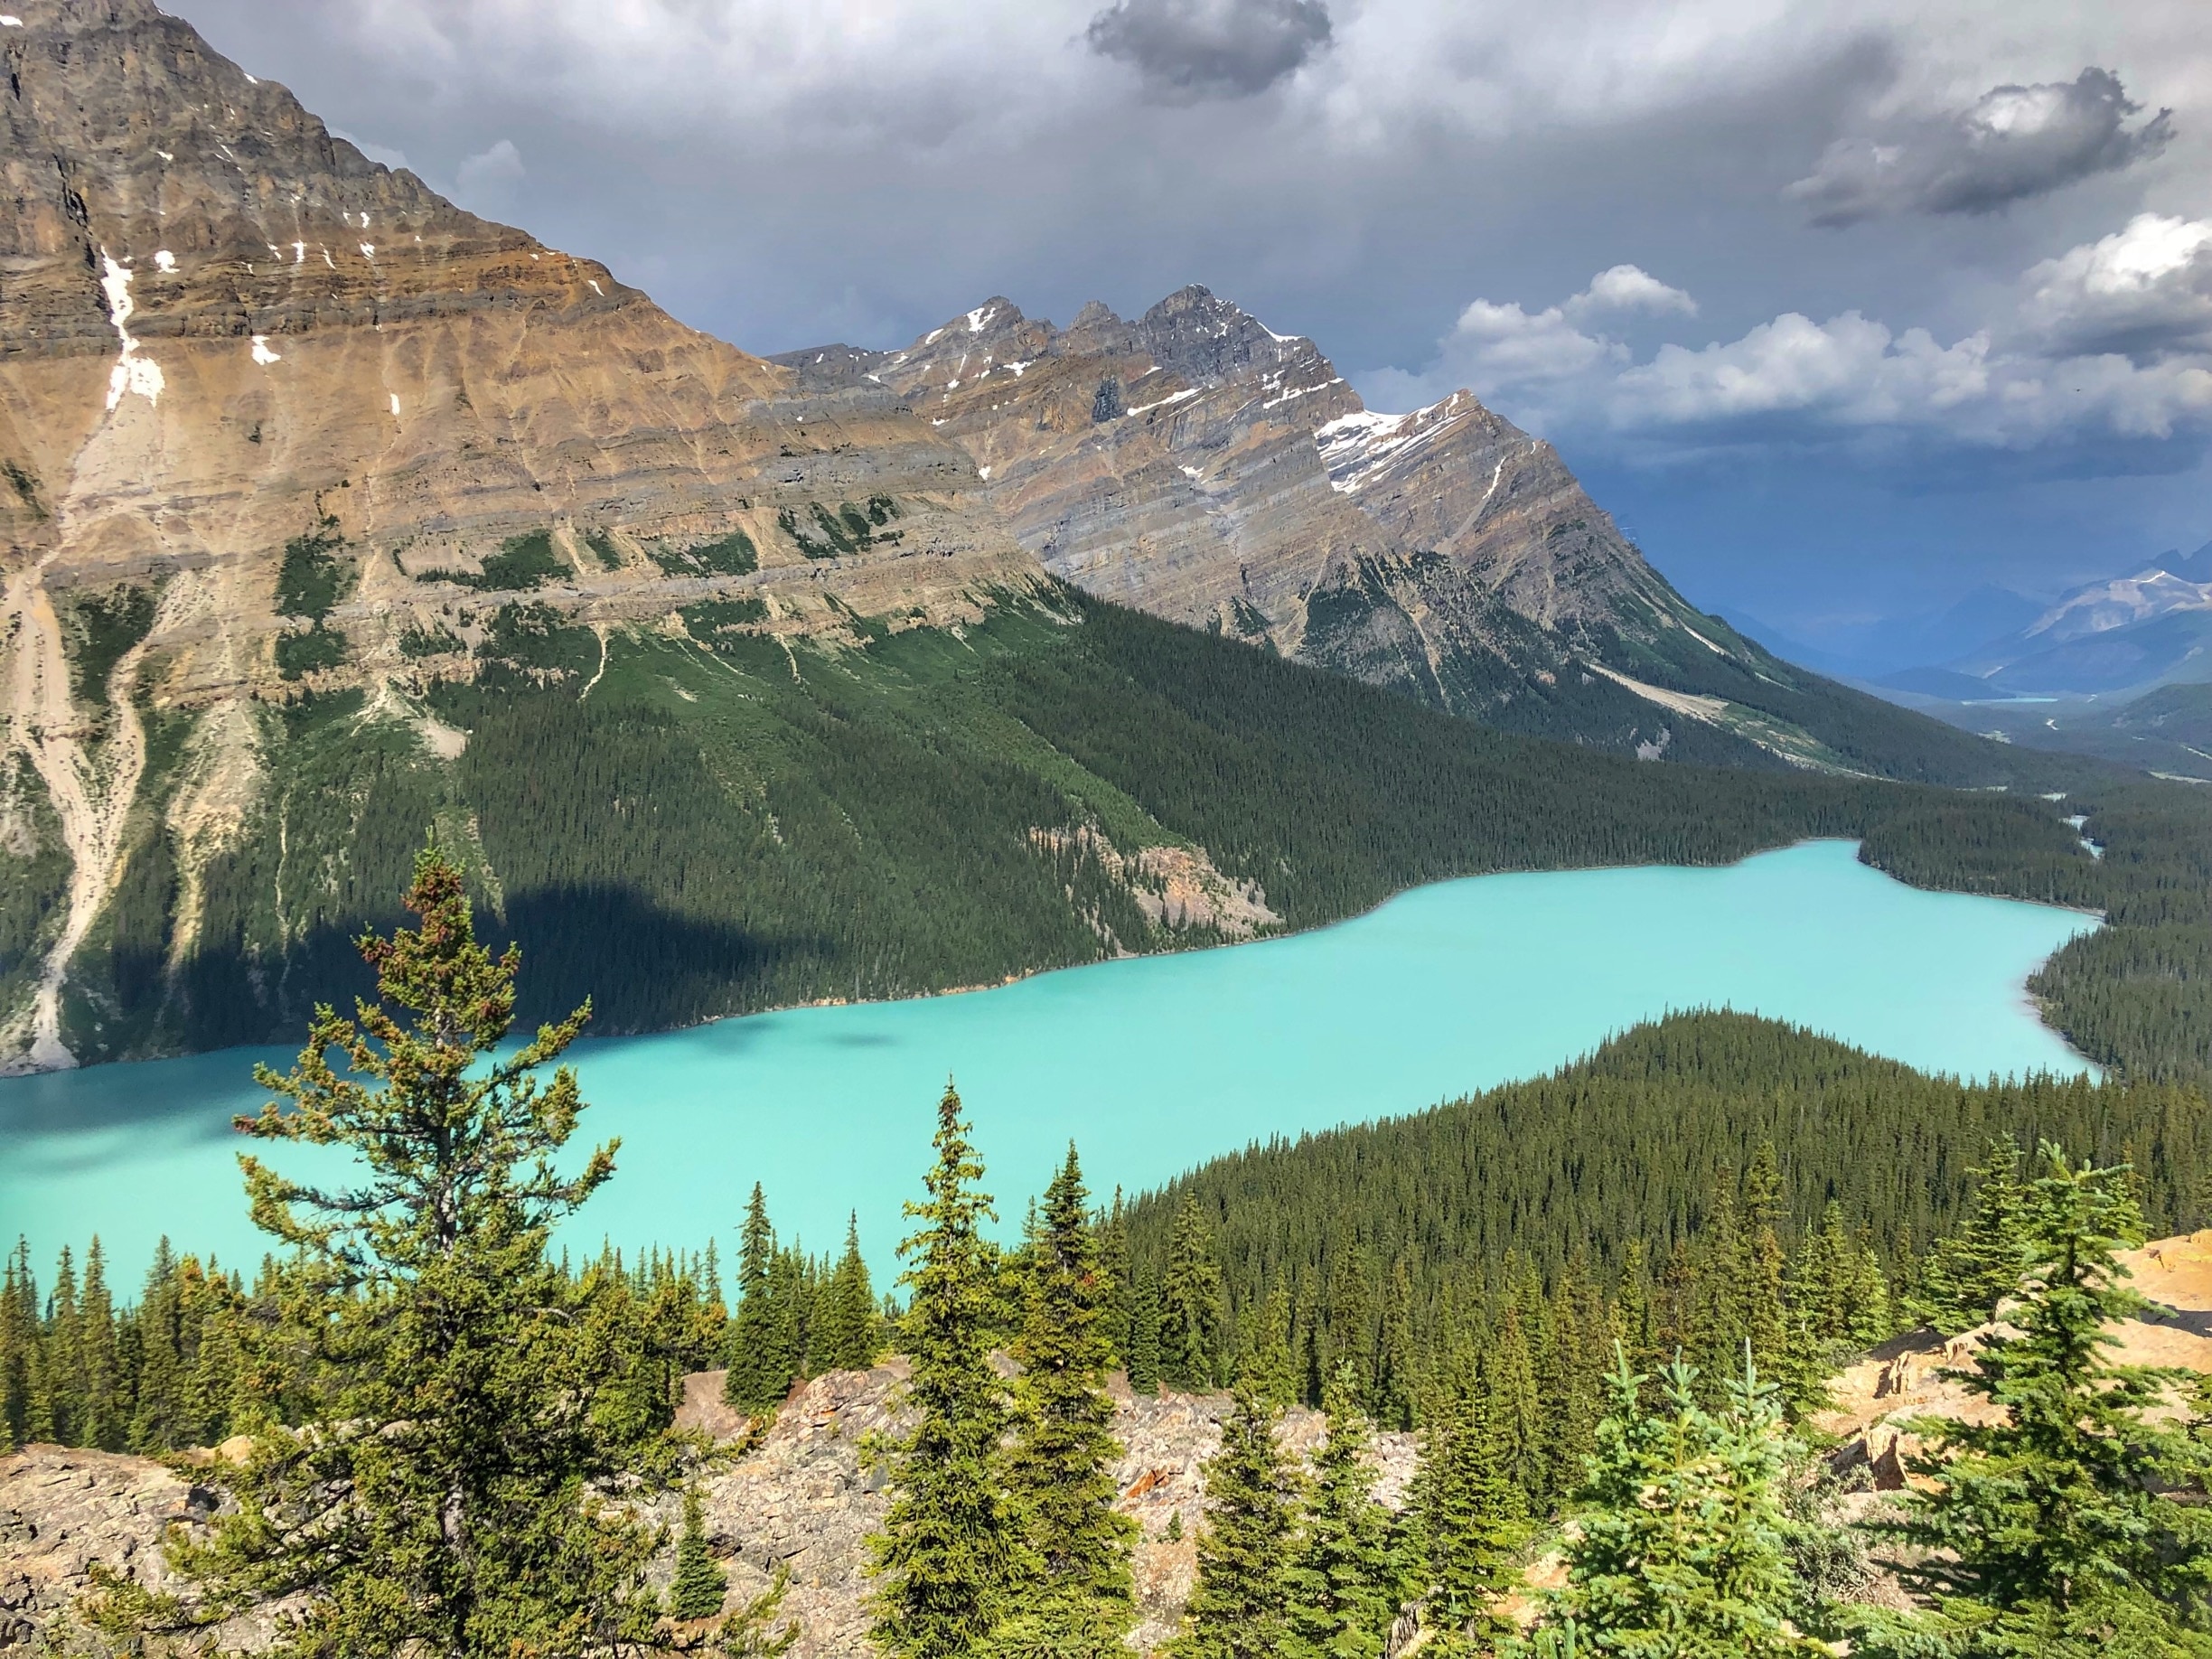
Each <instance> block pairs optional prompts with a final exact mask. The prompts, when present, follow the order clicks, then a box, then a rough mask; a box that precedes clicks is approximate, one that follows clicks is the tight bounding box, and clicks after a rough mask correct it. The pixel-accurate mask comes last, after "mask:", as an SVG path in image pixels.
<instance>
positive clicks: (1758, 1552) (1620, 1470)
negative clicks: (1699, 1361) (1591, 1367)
mask: <svg viewBox="0 0 2212 1659" xmlns="http://www.w3.org/2000/svg"><path fill="white" fill-rule="evenodd" d="M1659 1381H1660V1384H1661V1391H1662V1396H1663V1401H1664V1403H1663V1404H1662V1406H1661V1407H1660V1408H1659V1409H1658V1410H1656V1411H1647V1410H1645V1407H1644V1406H1643V1404H1642V1402H1641V1395H1642V1391H1643V1387H1644V1383H1645V1378H1643V1377H1641V1376H1638V1375H1637V1374H1636V1373H1634V1372H1632V1371H1630V1370H1629V1369H1628V1364H1627V1360H1626V1356H1625V1355H1621V1356H1617V1368H1616V1370H1615V1371H1614V1373H1613V1375H1612V1376H1611V1377H1610V1378H1608V1379H1607V1383H1608V1387H1609V1389H1610V1392H1611V1401H1612V1413H1611V1415H1609V1416H1608V1417H1607V1419H1606V1420H1605V1421H1604V1422H1602V1423H1601V1424H1599V1425H1598V1451H1597V1454H1596V1456H1595V1457H1592V1459H1591V1461H1590V1475H1589V1486H1588V1487H1587V1489H1586V1490H1585V1492H1584V1493H1583V1502H1584V1507H1583V1509H1582V1512H1581V1522H1582V1526H1581V1532H1580V1535H1579V1537H1575V1538H1572V1539H1570V1540H1569V1542H1568V1544H1567V1563H1568V1581H1567V1587H1566V1589H1564V1590H1563V1591H1561V1593H1560V1594H1559V1596H1558V1597H1557V1598H1555V1600H1554V1604H1553V1607H1552V1609H1551V1612H1552V1617H1553V1618H1554V1620H1555V1621H1561V1622H1564V1621H1571V1622H1572V1624H1573V1626H1574V1627H1575V1629H1576V1631H1577V1633H1578V1635H1579V1645H1580V1647H1581V1648H1582V1650H1583V1651H1585V1652H1587V1653H1589V1654H1622V1655H1631V1654H1633V1655H1636V1659H1646V1656H1647V1655H1655V1654H1679V1655H1682V1656H1683V1659H1691V1656H1693V1655H1694V1656H1697V1659H1703V1656H1704V1655H1711V1656H1712V1659H1721V1656H1722V1655H1726V1656H1727V1659H1760V1656H1761V1655H1767V1656H1771V1659H1779V1656H1780V1655H1785V1654H1802V1655H1805V1656H1806V1659H1811V1656H1812V1655H1815V1654H1826V1653H1827V1652H1828V1649H1827V1648H1826V1647H1825V1646H1823V1645H1821V1644H1820V1643H1817V1642H1814V1641H1813V1640H1811V1639H1810V1638H1808V1637H1804V1636H1799V1635H1797V1634H1796V1633H1795V1631H1794V1630H1792V1629H1791V1627H1790V1626H1789V1622H1788V1617H1787V1614H1788V1609H1789V1607H1790V1603H1791V1598H1792V1596H1793V1594H1794V1590H1795V1586H1794V1584H1793V1582H1792V1580H1791V1578H1790V1574H1789V1568H1788V1561H1787V1556H1786V1541H1787V1523H1786V1518H1785V1516H1784V1514H1783V1510H1782V1502H1781V1493H1780V1488H1781V1486H1782V1482H1783V1479H1784V1476H1785V1475H1786V1472H1787V1468H1788V1466H1789V1460H1790V1457H1791V1456H1792V1454H1793V1451H1794V1448H1792V1447H1791V1446H1790V1444H1789V1442H1788V1441H1787V1440H1786V1439H1784V1437H1783V1433H1782V1408H1781V1401H1780V1400H1779V1398H1778V1397H1777V1395H1776V1391H1775V1390H1774V1389H1773V1387H1771V1386H1770V1385H1769V1384H1767V1383H1765V1382H1761V1381H1760V1380H1759V1378H1758V1375H1757V1372H1756V1371H1755V1370H1753V1369H1752V1368H1751V1367H1750V1366H1749V1365H1748V1364H1746V1366H1745V1368H1744V1371H1743V1373H1742V1374H1741V1375H1740V1376H1739V1377H1737V1378H1735V1379H1732V1380H1731V1381H1730V1382H1729V1386H1728V1389H1727V1392H1726V1401H1727V1403H1726V1404H1725V1405H1724V1406H1723V1407H1722V1408H1721V1409H1720V1410H1719V1411H1708V1410H1707V1409H1706V1408H1705V1407H1704V1406H1703V1405H1702V1404H1701V1403H1700V1401H1699V1391H1698V1387H1697V1383H1698V1378H1697V1375H1696V1373H1695V1371H1694V1370H1693V1369H1692V1367H1691V1366H1690V1365H1688V1364H1684V1363H1682V1362H1681V1361H1679V1360H1678V1361H1676V1362H1675V1363H1674V1364H1672V1365H1670V1366H1669V1367H1668V1368H1667V1369H1666V1371H1665V1372H1664V1373H1662V1375H1661V1377H1660V1379H1659Z"/></svg>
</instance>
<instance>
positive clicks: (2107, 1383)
mask: <svg viewBox="0 0 2212 1659" xmlns="http://www.w3.org/2000/svg"><path fill="white" fill-rule="evenodd" d="M2038 1159H2039V1162H2040V1163H2041V1164H2042V1165H2043V1167H2044V1173H2043V1174H2042V1175H2040V1176H2038V1177H2037V1178H2036V1179H2035V1180H2034V1181H2033V1182H2031V1183H2029V1184H2028V1185H2027V1186H2024V1187H2023V1188H2021V1189H2020V1193H2019V1199H2020V1204H2019V1208H2018V1211H2017V1213H2016V1214H2017V1221H2016V1223H2015V1224H2014V1229H2013V1232H2012V1234H2011V1236H2014V1237H2017V1238H2018V1239H2019V1240H2020V1242H2021V1244H2022V1255H2023V1259H2024V1268H2023V1270H2022V1272H2021V1275H2020V1279H2018V1280H2017V1281H2016V1282H2015V1284H2014V1291H2015V1292H2016V1293H2017V1296H2016V1299H2013V1300H2012V1301H2011V1304H2010V1307H2008V1308H2007V1309H2006V1312H2005V1316H2004V1318H2005V1323H2004V1326H2001V1327H2000V1328H1999V1329H1998V1331H1997V1332H1996V1333H1994V1334H1993V1335H1992V1336H1991V1337H1990V1339H1989V1340H1988V1341H1987V1342H1985V1343H1984V1344H1983V1345H1982V1348H1981V1350H1980V1352H1979V1353H1978V1354H1977V1355H1976V1356H1975V1363H1974V1364H1973V1365H1972V1366H1971V1367H1968V1368H1964V1369H1962V1370H1960V1371H1957V1372H1955V1373H1951V1374H1952V1375H1953V1376H1954V1379H1955V1380H1956V1381H1958V1382H1961V1383H1963V1384H1964V1386H1965V1387H1966V1388H1967V1389H1968V1390H1970V1391H1971V1392H1973V1393H1974V1394H1976V1395H1978V1396H1980V1397H1981V1398H1982V1400H1984V1401H1987V1402H1988V1403H1989V1404H1990V1405H1991V1406H1992V1407H1994V1408H1996V1412H1997V1415H1996V1417H1995V1419H1994V1420H1992V1421H1987V1422H1981V1421H1957V1420H1948V1419H1945V1420H1931V1421H1927V1422H1924V1423H1922V1424H1919V1425H1917V1428H1918V1429H1920V1431H1921V1432H1922V1433H1924V1434H1926V1435H1927V1436H1928V1437H1929V1439H1930V1440H1931V1442H1932V1449H1931V1452H1930V1453H1929V1454H1928V1455H1927V1456H1926V1457H1923V1458H1922V1459H1920V1460H1918V1461H1917V1462H1916V1464H1915V1466H1914V1467H1915V1472H1916V1473H1917V1474H1920V1475H1922V1476H1926V1477H1927V1478H1928V1479H1929V1481H1930V1482H1931V1483H1932V1484H1931V1485H1930V1486H1929V1487H1928V1488H1927V1489H1926V1490H1922V1491H1919V1492H1917V1493H1916V1494H1915V1495H1913V1497H1912V1499H1911V1500H1910V1503H1911V1508H1910V1511H1909V1513H1908V1514H1907V1517H1906V1519H1905V1521H1904V1522H1903V1523H1902V1524H1901V1526H1900V1527H1899V1529H1898V1530H1899V1532H1901V1534H1902V1536H1903V1537H1904V1538H1905V1539H1906V1540H1907V1542H1911V1543H1913V1544H1916V1545H1917V1546H1919V1547H1920V1548H1921V1549H1923V1550H1926V1551H1931V1552H1932V1553H1930V1554H1929V1555H1928V1556H1927V1558H1926V1560H1925V1561H1924V1562H1923V1564H1922V1566H1921V1567H1920V1569H1919V1571H1918V1574H1917V1577H1918V1579H1919V1580H1920V1583H1921V1585H1922V1587H1923V1588H1925V1589H1929V1590H1931V1591H1934V1592H1935V1593H1936V1594H1937V1596H1938V1597H1939V1598H1940V1605H1939V1607H1938V1608H1937V1610H1936V1611H1935V1613H1933V1614H1932V1615H1931V1616H1929V1617H1927V1618H1926V1619H1923V1620H1905V1621H1892V1620H1882V1619H1879V1618H1878V1619H1876V1620H1875V1621H1874V1628H1873V1629H1871V1630H1870V1631H1869V1632H1867V1633H1866V1635H1865V1640H1864V1642H1863V1643H1862V1647H1863V1651H1865V1652H1867V1653H1870V1654H1882V1653H1890V1652H1896V1653H1917V1652H1922V1651H1931V1645H1933V1649H1935V1650H1940V1651H1944V1652H1946V1653H1955V1654H1964V1655H1973V1656H1974V1659H1982V1656H1983V1655H1989V1656H1992V1659H1993V1656H1996V1655H2007V1656H2010V1655H2022V1656H2025V1655H2030V1654H2032V1655H2037V1656H2039V1659H2043V1656H2048V1659H2099V1656H2100V1655H2113V1654H2126V1655H2131V1656H2132V1655H2136V1654H2142V1655H2150V1654H2160V1655H2176V1656H2178V1655H2182V1654H2212V1605H2208V1602H2207V1598H2208V1596H2212V1527H2207V1525H2206V1523H2205V1522H2204V1519H2203V1515H2202V1511H2201V1510H2200V1509H2198V1508H2197V1507H2196V1506H2194V1505H2192V1504H2186V1503H2183V1502H2178V1501H2177V1500H2176V1496H2175V1494H2177V1493H2179V1492H2185V1491H2188V1490H2189V1489H2191V1488H2195V1489H2198V1490H2201V1489H2202V1487H2203V1485H2204V1483H2205V1482H2206V1480H2207V1477H2208V1476H2212V1448H2207V1446H2206V1445H2204V1444H2203V1443H2201V1442H2198V1441H2196V1440H2193V1439H2191V1438H2190V1437H2189V1435H2188V1434H2187V1433H2186V1432H2184V1431H2182V1430H2181V1429H2179V1428H2177V1427H2176V1426H2175V1425H2173V1424H2172V1423H2170V1421H2166V1420H2163V1419H2164V1417H2165V1414H2166V1409H2167V1407H2168V1405H2169V1404H2170V1393H2171V1392H2172V1391H2174V1390H2175V1389H2177V1388H2178V1387H2179V1386H2180V1385H2181V1384H2183V1383H2184V1382H2192V1381H2194V1379H2191V1378H2189V1377H2188V1376H2187V1374H2186V1373H2180V1372H2177V1371H2173V1370H2161V1369H2158V1368H2155V1367H2151V1366H2141V1365H2122V1364H2114V1361H2113V1360H2112V1358H2111V1356H2110V1354H2108V1353H2107V1352H2106V1351H2107V1350H2108V1349H2110V1348H2111V1347H2113V1346H2114V1345H2116V1344H2117V1342H2118V1338H2117V1337H2115V1336H2114V1335H2113V1334H2112V1333H2111V1330H2110V1328H2109V1327H2110V1326H2112V1325H2113V1324H2114V1323H2116V1322H2117V1321H2120V1320H2123V1319H2128V1318H2141V1317H2144V1315H2145V1314H2146V1313H2148V1312H2149V1310H2150V1304H2149V1303H2148V1302H2147V1301H2146V1300H2145V1299H2144V1298H2142V1296H2141V1295H2140V1294H2139V1293H2138V1292H2136V1291H2135V1290H2134V1289H2132V1288H2131V1287H2130V1286H2129V1285H2128V1284H2127V1282H2126V1280H2127V1278H2128V1270H2127V1269H2126V1267H2125V1265H2124V1264H2123V1263H2122V1262H2121V1261H2119V1252H2120V1251H2123V1250H2125V1249H2128V1248H2130V1247H2132V1246H2134V1245H2137V1244H2140V1243H2141V1242H2142V1220H2141V1216H2140V1214H2139V1212H2138V1210H2137V1207H2136V1204H2135V1201H2134V1199H2133V1197H2132V1195H2131V1194H2130V1192H2129V1190H2128V1186H2127V1184H2126V1181H2125V1179H2124V1175H2123V1171H2121V1170H2119V1169H2113V1168H2106V1169H2097V1168H2092V1167H2089V1166H2088V1165H2087V1164H2083V1165H2080V1166H2076V1165H2073V1164H2071V1163H2069V1162H2068V1161H2067V1158H2066V1157H2065V1155H2064V1154H2063V1153H2061V1152H2060V1151H2059V1150H2058V1149H2057V1148H2054V1147H2052V1146H2050V1145H2048V1143H2047V1144H2045V1145H2044V1146H2043V1147H2042V1148H2040V1149H2039V1154H2038ZM1998 1162H1999V1160H1996V1159H1992V1163H1998ZM1994 1283H1995V1280H1994V1279H1985V1280H1983V1281H1982V1284H1983V1285H1984V1286H1985V1287H1993V1285H1994Z"/></svg>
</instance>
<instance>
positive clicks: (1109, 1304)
mask: <svg viewBox="0 0 2212 1659" xmlns="http://www.w3.org/2000/svg"><path fill="white" fill-rule="evenodd" d="M1128 1209H1129V1206H1128V1205H1127V1204H1125V1203H1124V1202H1123V1201H1122V1197H1121V1189H1120V1187H1118V1186H1117V1187H1115V1188H1114V1195H1113V1205H1112V1207H1111V1209H1109V1210H1108V1211H1107V1212H1106V1214H1105V1217H1104V1219H1103V1221H1102V1222H1101V1224H1100V1226H1099V1235H1098V1237H1099V1279H1100V1282H1101V1287H1102V1291H1101V1294H1102V1295H1103V1298H1104V1300H1103V1302H1102V1303H1101V1308H1102V1310H1103V1311H1102V1313H1101V1318H1102V1320H1103V1324H1102V1325H1101V1329H1103V1330H1104V1331H1105V1333H1106V1343H1107V1345H1108V1346H1109V1347H1110V1348H1111V1350H1112V1351H1113V1361H1112V1363H1113V1364H1116V1365H1119V1366H1121V1367H1123V1368H1124V1369H1126V1368H1127V1367H1128V1365H1129V1307H1130V1298H1131V1296H1132V1293H1133V1291H1134V1289H1135V1287H1134V1286H1132V1285H1131V1284H1130V1282H1129V1215H1128Z"/></svg>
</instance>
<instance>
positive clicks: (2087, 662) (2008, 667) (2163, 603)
mask: <svg viewBox="0 0 2212 1659" xmlns="http://www.w3.org/2000/svg"><path fill="white" fill-rule="evenodd" d="M2174 680H2191V681H2194V680H2212V542H2207V543H2206V544H2205V545H2204V546H2203V547H2201V548H2198V549H2197V551H2196V552H2194V553H2191V554H2189V555H2187V556H2183V555H2180V554H2178V553H2170V554H2167V555H2165V556H2164V557H2162V558H2158V559H2154V560H2152V561H2151V563H2149V564H2147V565H2144V566H2142V567H2140V568H2138V569H2135V570H2132V571H2129V572H2128V573H2126V574H2124V575H2122V576H2108V577H2103V578H2100V579H2099V580H2096V581H2094V582H2085V583H2084V584H2082V585H2081V586H2078V587H2076V588H2073V589H2071V590H2069V591H2068V592H2067V593H2065V594H2062V595H2060V596H2059V597H2058V599H2057V603H2055V604H2053V605H2050V606H2049V607H2048V608H2047V609H2046V610H2044V611H2043V612H2042V613H2041V614H2039V615H2038V616H2037V617H2036V618H2035V619H2034V620H2033V621H2031V622H2029V623H2027V624H2026V625H2025V626H2023V627H2021V628H2020V629H2018V630H2016V631H2012V632H2009V633H2003V634H2001V635H1999V636H1998V637H1997V638H1995V639H1992V640H1990V641H1988V642H1986V643H1984V644H1982V645H1980V646H1978V647H1976V648H1975V649H1974V650H1973V651H1968V652H1967V653H1966V654H1965V655H1964V656H1962V657H1959V658H1957V659H1955V660H1954V661H1950V662H1947V663H1945V664H1943V665H1941V666H1940V667H1930V668H1921V669H1908V670H1902V671H1901V672H1898V673H1896V674H1891V675H1886V676H1884V677H1883V680H1882V683H1883V684H1885V685H1889V686H1893V687H1895V688H1896V689H1898V690H1903V691H1916V692H1921V693H1924V694H1926V695H1931V696H1937V697H1948V698H1960V699H1968V698H1974V697H1976V696H1982V697H1992V696H1993V697H2007V696H2010V697H2073V696H2092V695H2105V694H2109V693H2113V692H2117V691H2141V690H2143V689H2148V688H2150V687H2152V686H2156V685H2160V684H2164V683H2167V682H2170V681H2174Z"/></svg>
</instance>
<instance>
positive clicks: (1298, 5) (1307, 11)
mask: <svg viewBox="0 0 2212 1659" xmlns="http://www.w3.org/2000/svg"><path fill="white" fill-rule="evenodd" d="M1086 33H1087V36H1088V38H1089V40H1090V42H1091V49H1092V51H1093V52H1098V53H1100V54H1101V55H1102V56H1105V57H1109V58H1117V59H1119V60H1120V61H1122V62H1124V63H1128V64H1130V65H1132V66H1133V67H1134V68H1135V69H1136V70H1138V71H1139V73H1140V74H1142V75H1143V76H1144V78H1145V83H1146V85H1147V86H1148V88H1149V89H1152V90H1153V91H1154V92H1156V93H1159V94H1164V95H1166V96H1168V97H1171V98H1249V97H1251V95H1252V94H1253V93H1255V92H1263V91H1265V90H1266V89H1268V88H1270V87H1271V86H1273V85H1274V84H1275V83H1276V82H1277V81H1279V80H1282V79H1283V77H1284V76H1286V75H1291V74H1295V73H1296V72H1297V71H1298V69H1299V68H1300V66H1302V65H1303V64H1304V63H1305V62H1306V61H1307V59H1308V58H1310V57H1311V56H1312V55H1313V54H1314V53H1315V52H1317V51H1318V50H1320V49H1321V48H1323V47H1325V46H1326V45H1327V44H1328V42H1329V14H1328V7H1327V6H1326V5H1323V4H1322V0H1119V4H1117V5H1113V6H1111V7H1110V8H1108V9H1107V10H1105V11H1103V12H1101V13H1100V14H1098V15H1097V16H1096V17H1093V18H1092V20H1091V27H1090V29H1089V30H1088V31H1087V32H1086Z"/></svg>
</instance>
